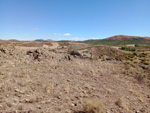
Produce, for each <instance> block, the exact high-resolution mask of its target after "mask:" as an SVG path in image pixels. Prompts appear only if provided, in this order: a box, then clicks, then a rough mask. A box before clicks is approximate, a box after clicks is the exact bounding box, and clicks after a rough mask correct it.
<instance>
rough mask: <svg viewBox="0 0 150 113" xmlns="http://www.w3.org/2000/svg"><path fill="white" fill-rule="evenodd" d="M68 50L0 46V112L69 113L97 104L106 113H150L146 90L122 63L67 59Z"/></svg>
mask: <svg viewBox="0 0 150 113" xmlns="http://www.w3.org/2000/svg"><path fill="white" fill-rule="evenodd" d="M10 45H11V46H10ZM70 46H71V45H70ZM70 46H67V47H63V46H61V45H59V43H56V42H54V43H52V44H51V45H48V46H44V47H43V46H41V47H39V46H37V47H26V46H22V45H19V46H18V45H16V44H12V43H8V44H5V45H3V44H1V46H0V112H1V113H6V112H7V113H12V112H13V113H74V112H75V111H81V110H82V109H83V102H84V100H86V99H91V100H95V99H96V100H98V101H100V102H102V103H103V105H104V106H105V109H106V112H107V113H150V86H148V85H147V84H144V83H139V82H138V81H137V80H136V79H135V78H133V77H132V76H129V74H128V73H126V70H125V66H124V63H123V62H122V61H117V60H110V61H107V60H106V61H101V60H99V59H92V58H91V57H90V56H88V55H87V57H80V56H72V55H69V54H68V50H69V47H70ZM80 46H82V44H81V45H80ZM84 46H85V45H84ZM87 47H88V46H86V49H88V48H87Z"/></svg>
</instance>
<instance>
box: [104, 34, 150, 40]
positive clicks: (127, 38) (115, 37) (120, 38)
mask: <svg viewBox="0 0 150 113" xmlns="http://www.w3.org/2000/svg"><path fill="white" fill-rule="evenodd" d="M105 39H107V40H119V41H124V40H142V39H143V40H150V37H139V36H125V35H117V36H113V37H109V38H105Z"/></svg>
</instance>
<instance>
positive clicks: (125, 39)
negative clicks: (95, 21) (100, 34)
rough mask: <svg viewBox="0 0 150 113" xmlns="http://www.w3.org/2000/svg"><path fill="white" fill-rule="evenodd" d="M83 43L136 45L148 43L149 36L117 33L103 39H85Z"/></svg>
mask: <svg viewBox="0 0 150 113" xmlns="http://www.w3.org/2000/svg"><path fill="white" fill-rule="evenodd" d="M82 42H83V43H89V44H93V45H110V46H123V45H127V44H136V45H140V46H141V45H144V46H145V45H148V46H149V45H150V37H139V36H125V35H117V36H113V37H109V38H105V39H96V40H86V41H82Z"/></svg>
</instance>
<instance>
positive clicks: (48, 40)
mask: <svg viewBox="0 0 150 113" xmlns="http://www.w3.org/2000/svg"><path fill="white" fill-rule="evenodd" d="M34 41H37V42H52V41H53V40H51V39H47V40H44V39H36V40H34Z"/></svg>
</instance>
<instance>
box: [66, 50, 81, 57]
mask: <svg viewBox="0 0 150 113" xmlns="http://www.w3.org/2000/svg"><path fill="white" fill-rule="evenodd" d="M68 54H70V55H76V56H81V54H80V53H79V52H77V51H76V50H71V51H69V52H68Z"/></svg>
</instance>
